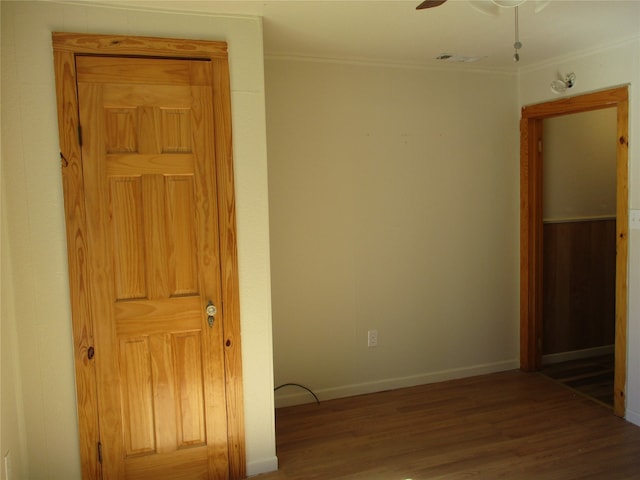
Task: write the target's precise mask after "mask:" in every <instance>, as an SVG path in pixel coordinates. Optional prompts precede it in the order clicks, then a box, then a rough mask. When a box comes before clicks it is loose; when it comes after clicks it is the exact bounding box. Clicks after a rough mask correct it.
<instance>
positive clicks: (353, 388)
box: [275, 359, 520, 408]
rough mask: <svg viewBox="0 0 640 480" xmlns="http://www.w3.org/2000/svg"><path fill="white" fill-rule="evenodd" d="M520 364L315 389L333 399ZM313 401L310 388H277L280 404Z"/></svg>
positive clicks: (279, 405) (497, 363) (461, 376)
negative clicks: (284, 391) (285, 391)
mask: <svg viewBox="0 0 640 480" xmlns="http://www.w3.org/2000/svg"><path fill="white" fill-rule="evenodd" d="M516 368H520V361H519V360H518V359H514V360H506V361H503V362H496V363H487V364H483V365H473V366H470V367H463V368H453V369H449V370H442V371H439V372H429V373H423V374H419V375H411V376H407V377H397V378H386V379H383V380H377V381H374V382H365V383H356V384H352V385H343V386H339V387H333V388H326V389H321V390H317V391H314V393H315V394H316V395H317V396H318V398H319V399H320V401H323V400H332V399H335V398H344V397H353V396H355V395H363V394H366V393H375V392H382V391H384V390H395V389H397V388H405V387H415V386H416V385H425V384H427V383H436V382H443V381H446V380H454V379H456V378H465V377H473V376H476V375H484V374H487V373H495V372H503V371H505V370H513V369H516ZM307 386H309V385H307ZM312 402H315V399H314V398H313V396H312V395H311V394H310V393H309V392H307V391H301V392H295V393H289V394H281V393H279V392H276V398H275V406H276V408H280V407H290V406H293V405H301V404H303V403H312Z"/></svg>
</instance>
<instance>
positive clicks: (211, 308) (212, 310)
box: [206, 300, 218, 328]
mask: <svg viewBox="0 0 640 480" xmlns="http://www.w3.org/2000/svg"><path fill="white" fill-rule="evenodd" d="M206 312H207V322H209V327H210V328H211V327H213V322H214V320H215V319H216V318H215V317H216V313H218V309H217V308H216V306H215V305H214V304H213V302H212V301H211V300H209V303H207V310H206Z"/></svg>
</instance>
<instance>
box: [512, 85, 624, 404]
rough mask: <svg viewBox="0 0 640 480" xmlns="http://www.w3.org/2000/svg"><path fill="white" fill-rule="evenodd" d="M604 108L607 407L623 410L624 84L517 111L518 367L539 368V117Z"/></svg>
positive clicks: (541, 221) (540, 138) (541, 227)
mask: <svg viewBox="0 0 640 480" xmlns="http://www.w3.org/2000/svg"><path fill="white" fill-rule="evenodd" d="M605 108H615V111H616V115H615V117H616V138H617V142H616V145H617V146H616V188H615V197H616V198H615V204H616V207H615V217H616V218H617V222H616V227H615V229H616V237H615V238H616V240H615V243H616V246H615V247H616V257H615V300H614V303H615V347H614V350H615V375H614V376H615V379H614V399H613V403H614V405H613V409H614V413H615V414H616V415H618V416H624V413H625V384H626V345H627V339H626V327H627V283H626V278H627V256H628V255H627V251H628V245H627V241H628V240H627V234H628V196H627V182H628V180H627V178H628V92H627V88H626V87H622V88H615V89H611V90H606V91H601V92H596V93H591V94H585V95H580V96H576V97H572V98H565V99H561V100H557V101H554V102H546V103H542V104H537V105H531V106H527V107H524V108H523V109H522V117H521V125H520V127H521V138H520V200H521V201H520V208H521V210H520V258H521V263H520V265H521V267H520V366H521V368H522V369H523V370H525V371H536V370H539V369H540V368H541V367H542V353H543V322H542V314H543V270H544V269H543V258H544V256H543V251H544V250H543V243H544V242H543V236H544V235H543V231H544V229H543V195H542V192H543V190H542V186H543V172H542V170H543V168H542V167H543V151H544V149H543V145H544V144H543V141H544V139H543V121H544V120H545V119H550V118H554V117H559V116H563V115H568V114H575V113H581V112H589V111H594V110H600V109H605Z"/></svg>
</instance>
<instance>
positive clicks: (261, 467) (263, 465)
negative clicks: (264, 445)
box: [247, 457, 278, 477]
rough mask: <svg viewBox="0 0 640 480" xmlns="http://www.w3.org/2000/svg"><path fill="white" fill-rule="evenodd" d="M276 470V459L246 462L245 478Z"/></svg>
mask: <svg viewBox="0 0 640 480" xmlns="http://www.w3.org/2000/svg"><path fill="white" fill-rule="evenodd" d="M276 470H278V457H270V458H264V459H262V460H257V461H255V462H247V477H253V476H254V475H260V474H261V473H269V472H275V471H276Z"/></svg>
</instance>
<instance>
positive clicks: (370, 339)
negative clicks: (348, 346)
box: [367, 330, 378, 347]
mask: <svg viewBox="0 0 640 480" xmlns="http://www.w3.org/2000/svg"><path fill="white" fill-rule="evenodd" d="M377 346H378V330H369V331H368V332H367V347H377Z"/></svg>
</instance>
